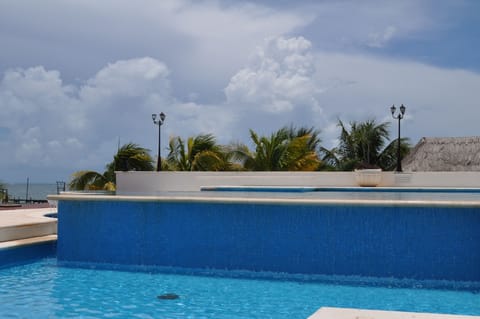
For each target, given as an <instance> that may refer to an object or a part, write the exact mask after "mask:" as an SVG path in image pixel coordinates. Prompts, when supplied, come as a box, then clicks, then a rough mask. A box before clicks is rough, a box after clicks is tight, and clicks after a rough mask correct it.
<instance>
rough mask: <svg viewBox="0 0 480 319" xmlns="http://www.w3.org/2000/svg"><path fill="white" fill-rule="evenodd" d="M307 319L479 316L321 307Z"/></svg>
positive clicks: (458, 318) (476, 318) (461, 318)
mask: <svg viewBox="0 0 480 319" xmlns="http://www.w3.org/2000/svg"><path fill="white" fill-rule="evenodd" d="M308 319H480V316H462V315H447V314H436V313H419V312H402V311H383V310H366V309H351V308H331V307H322V308H320V309H319V310H317V312H315V313H314V314H313V315H311V316H310V317H308Z"/></svg>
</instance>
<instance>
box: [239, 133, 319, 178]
mask: <svg viewBox="0 0 480 319" xmlns="http://www.w3.org/2000/svg"><path fill="white" fill-rule="evenodd" d="M318 135H319V132H318V131H316V130H314V129H313V128H303V127H302V128H299V129H296V128H295V127H293V126H292V127H290V128H288V127H283V128H281V129H280V130H278V131H276V132H274V133H272V134H271V135H270V136H269V137H267V136H259V135H258V134H257V133H256V132H255V131H253V130H250V138H251V139H252V142H253V144H254V145H255V151H250V150H249V148H248V147H247V146H246V145H244V144H236V145H232V146H231V148H230V149H231V151H230V154H231V156H232V158H233V159H235V160H236V161H239V162H240V163H241V164H242V165H243V167H244V168H245V169H247V170H253V171H314V170H316V169H317V168H318V167H319V165H320V163H321V162H320V160H319V158H318V155H317V148H318V146H319V144H320V139H319V137H318Z"/></svg>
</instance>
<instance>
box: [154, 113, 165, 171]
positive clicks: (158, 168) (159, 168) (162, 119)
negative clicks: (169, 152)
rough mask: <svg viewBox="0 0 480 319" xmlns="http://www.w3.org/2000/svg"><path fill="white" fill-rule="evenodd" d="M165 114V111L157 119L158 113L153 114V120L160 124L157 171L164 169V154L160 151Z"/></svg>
mask: <svg viewBox="0 0 480 319" xmlns="http://www.w3.org/2000/svg"><path fill="white" fill-rule="evenodd" d="M165 117H166V116H165V114H164V113H163V112H161V113H160V114H159V118H158V120H157V114H152V120H153V124H155V125H158V161H157V172H160V171H161V170H162V156H161V154H160V151H161V142H162V140H161V135H160V134H161V131H162V130H161V128H162V124H163V122H164V121H165Z"/></svg>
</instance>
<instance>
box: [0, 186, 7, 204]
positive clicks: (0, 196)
mask: <svg viewBox="0 0 480 319" xmlns="http://www.w3.org/2000/svg"><path fill="white" fill-rule="evenodd" d="M4 189H5V185H4V184H3V183H2V181H0V203H1V202H3V200H4V198H5V196H6V194H5V193H4V191H3V190H4Z"/></svg>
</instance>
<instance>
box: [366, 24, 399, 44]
mask: <svg viewBox="0 0 480 319" xmlns="http://www.w3.org/2000/svg"><path fill="white" fill-rule="evenodd" d="M396 31H397V28H395V27H394V26H388V27H387V28H386V29H385V30H384V31H383V32H382V33H377V32H373V33H370V34H369V35H368V37H369V41H368V43H367V45H368V46H370V47H374V48H382V47H384V46H385V45H386V44H387V42H388V41H390V40H391V39H392V38H393V35H394V34H395V32H396Z"/></svg>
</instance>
